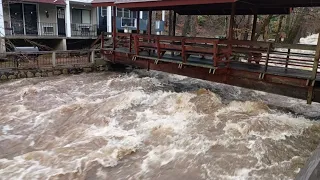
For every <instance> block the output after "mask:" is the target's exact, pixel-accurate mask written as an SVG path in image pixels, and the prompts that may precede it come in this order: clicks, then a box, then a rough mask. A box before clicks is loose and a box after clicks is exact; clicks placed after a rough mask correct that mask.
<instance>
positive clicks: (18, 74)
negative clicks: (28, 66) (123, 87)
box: [0, 66, 107, 81]
mask: <svg viewBox="0 0 320 180" xmlns="http://www.w3.org/2000/svg"><path fill="white" fill-rule="evenodd" d="M106 67H107V66H91V67H72V68H54V69H38V70H5V71H1V70H0V81H7V80H10V79H20V78H33V77H51V76H59V75H61V74H65V75H66V74H80V73H83V72H84V73H90V72H94V71H104V70H106V69H107V68H106Z"/></svg>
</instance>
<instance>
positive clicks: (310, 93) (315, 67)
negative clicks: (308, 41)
mask: <svg viewBox="0 0 320 180" xmlns="http://www.w3.org/2000/svg"><path fill="white" fill-rule="evenodd" d="M319 58H320V34H319V35H318V44H317V47H316V54H315V56H314V62H313V68H312V74H311V78H310V80H309V84H308V86H309V88H308V97H307V103H308V104H311V103H312V99H313V91H314V82H315V80H316V78H317V73H318V67H319Z"/></svg>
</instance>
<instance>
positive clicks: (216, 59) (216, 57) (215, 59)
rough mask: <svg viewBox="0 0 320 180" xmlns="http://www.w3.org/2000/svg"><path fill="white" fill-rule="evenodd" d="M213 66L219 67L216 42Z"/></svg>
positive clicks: (214, 44)
mask: <svg viewBox="0 0 320 180" xmlns="http://www.w3.org/2000/svg"><path fill="white" fill-rule="evenodd" d="M212 60H213V66H214V67H217V66H218V43H217V42H216V41H214V42H213V54H212Z"/></svg>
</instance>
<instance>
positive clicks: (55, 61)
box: [51, 52, 57, 67]
mask: <svg viewBox="0 0 320 180" xmlns="http://www.w3.org/2000/svg"><path fill="white" fill-rule="evenodd" d="M51 57H52V59H51V60H52V67H56V63H57V59H56V52H52V56H51Z"/></svg>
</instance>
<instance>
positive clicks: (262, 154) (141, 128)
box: [0, 70, 320, 180]
mask: <svg viewBox="0 0 320 180" xmlns="http://www.w3.org/2000/svg"><path fill="white" fill-rule="evenodd" d="M0 97H1V98H0V179H1V180H2V179H3V180H11V179H12V180H18V179H27V180H29V179H36V180H45V179H49V180H56V179H62V180H67V179H68V180H69V179H70V180H74V179H77V180H85V179H90V180H91V179H97V180H105V179H110V180H115V179H119V180H122V179H123V180H136V179H137V180H138V179H139V180H140V179H143V180H148V179H150V180H151V179H152V180H179V179H181V180H197V179H212V180H215V179H217V180H220V179H221V180H234V179H236V180H247V179H248V180H253V179H259V180H260V179H261V180H264V179H266V180H270V179H274V180H280V179H281V180H286V179H293V178H294V177H295V176H296V175H297V173H298V172H299V170H300V168H302V167H303V166H304V163H305V162H306V161H307V159H308V157H309V156H310V155H311V153H312V151H313V150H314V149H315V148H316V147H317V145H318V143H319V142H320V123H319V122H318V121H316V120H317V119H320V118H319V117H320V111H319V108H320V104H316V103H315V104H313V105H306V102H305V101H303V100H297V99H292V98H288V97H283V96H278V95H273V94H268V93H263V92H258V91H252V90H248V89H242V88H237V87H232V86H227V85H222V84H216V83H211V82H206V81H201V80H196V79H191V78H187V77H182V76H177V75H169V74H165V73H158V72H153V71H151V72H146V71H138V70H136V71H134V72H130V73H115V72H107V73H93V74H81V75H73V76H58V77H50V78H34V79H21V80H15V81H10V82H5V83H1V84H0Z"/></svg>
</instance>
